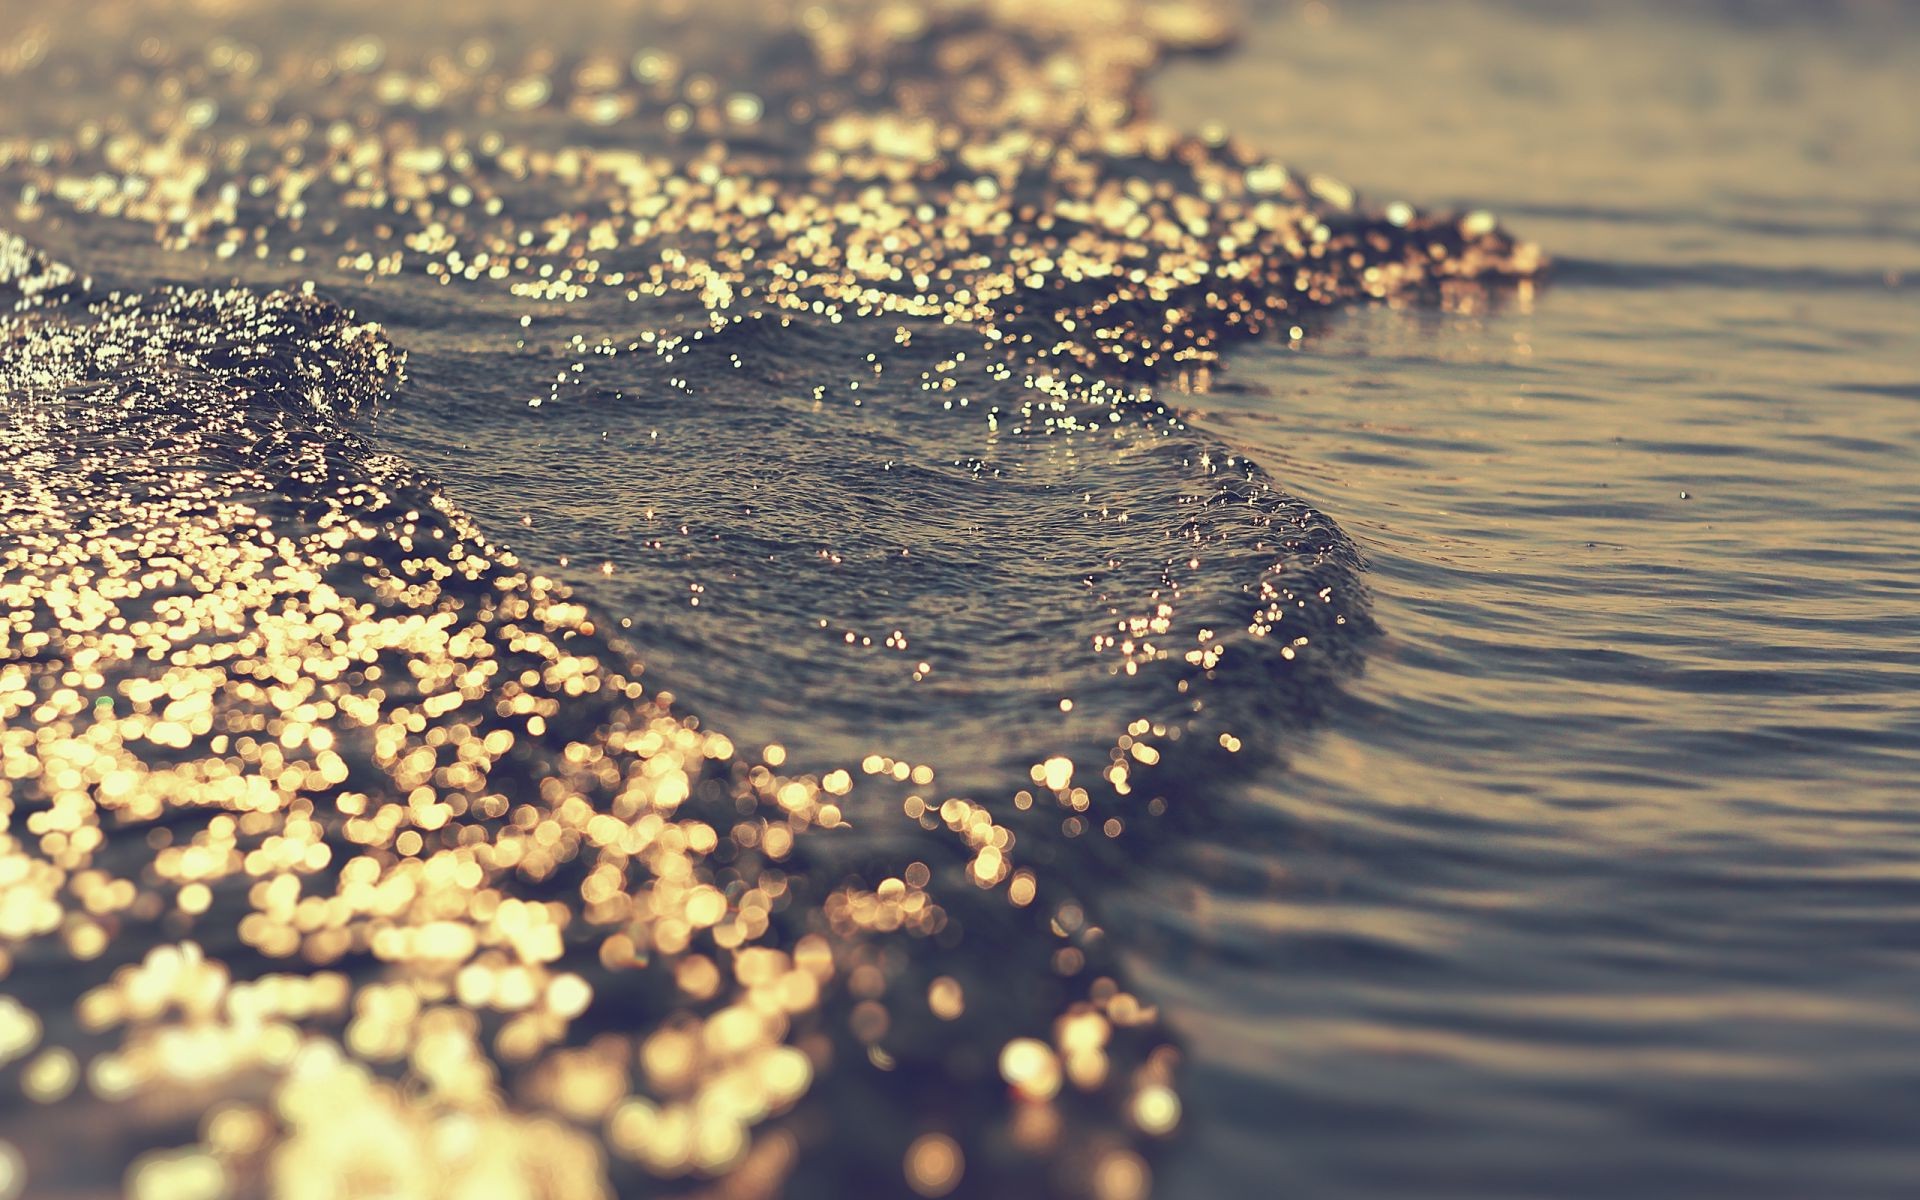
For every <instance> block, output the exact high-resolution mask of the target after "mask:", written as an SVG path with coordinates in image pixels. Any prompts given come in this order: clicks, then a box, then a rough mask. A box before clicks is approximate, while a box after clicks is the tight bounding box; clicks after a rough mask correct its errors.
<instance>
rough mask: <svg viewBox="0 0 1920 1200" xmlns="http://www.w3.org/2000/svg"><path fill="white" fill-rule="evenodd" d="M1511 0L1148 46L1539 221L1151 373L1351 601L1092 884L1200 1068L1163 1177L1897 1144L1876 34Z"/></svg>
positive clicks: (1894, 356)
mask: <svg viewBox="0 0 1920 1200" xmlns="http://www.w3.org/2000/svg"><path fill="white" fill-rule="evenodd" d="M1518 8H1519V6H1515V8H1514V9H1509V8H1507V7H1506V6H1498V5H1496V6H1481V5H1416V4H1409V5H1404V6H1399V5H1394V6H1373V5H1366V6H1351V7H1348V6H1342V7H1341V8H1340V9H1339V11H1338V12H1337V13H1336V14H1335V15H1334V16H1333V17H1332V18H1331V19H1322V18H1320V17H1319V14H1318V13H1317V12H1315V11H1313V10H1310V9H1309V10H1306V11H1302V12H1288V13H1277V14H1272V15H1270V16H1269V18H1268V19H1267V20H1265V21H1263V22H1262V23H1261V24H1260V26H1259V27H1258V32H1256V33H1255V34H1254V35H1253V37H1252V38H1251V40H1250V44H1249V45H1248V46H1247V47H1246V49H1245V51H1244V53H1242V54H1241V55H1239V56H1236V57H1234V58H1232V59H1229V60H1226V61H1224V62H1220V63H1210V64H1207V65H1206V66H1205V67H1204V68H1192V67H1189V68H1182V69H1176V70H1175V71H1174V72H1173V73H1172V74H1171V76H1170V77H1168V78H1167V79H1165V80H1164V81H1163V83H1162V87H1161V91H1160V95H1162V96H1163V97H1165V100H1164V104H1165V105H1166V107H1167V108H1168V109H1169V110H1170V113H1171V115H1175V116H1176V117H1177V119H1180V120H1183V121H1189V122H1199V121H1204V120H1207V119H1209V118H1213V117H1216V116H1217V115H1219V114H1225V113H1229V112H1246V111H1247V110H1248V108H1249V107H1250V106H1247V105H1245V104H1244V102H1243V98H1244V97H1246V96H1248V95H1253V94H1270V95H1272V96H1273V97H1274V99H1273V101H1272V103H1271V105H1270V106H1268V107H1264V108H1259V109H1255V110H1254V111H1255V112H1256V113H1257V114H1258V115H1257V116H1253V117H1252V118H1251V120H1252V121H1253V122H1254V123H1255V124H1256V125H1257V127H1258V128H1259V129H1260V133H1261V136H1262V137H1263V138H1264V139H1267V140H1269V141H1271V142H1272V144H1275V145H1281V146H1285V147H1286V148H1287V153H1288V154H1289V155H1290V156H1293V157H1296V158H1297V159H1298V160H1300V161H1302V162H1312V163H1315V164H1317V165H1319V166H1321V167H1323V168H1324V169H1326V170H1328V171H1331V172H1334V173H1336V174H1338V175H1340V176H1342V177H1343V178H1344V179H1345V180H1347V181H1349V182H1351V183H1353V184H1355V185H1357V186H1359V187H1361V188H1362V189H1363V190H1366V191H1371V192H1374V193H1375V194H1377V195H1380V196H1383V197H1386V196H1394V195H1399V194H1401V193H1402V192H1405V191H1407V190H1408V189H1409V188H1413V189H1416V191H1417V194H1418V195H1419V196H1420V198H1421V199H1423V200H1425V199H1429V198H1436V197H1437V198H1454V199H1458V200H1462V201H1465V200H1467V199H1468V198H1469V197H1477V198H1478V200H1479V202H1481V203H1486V204H1489V205H1491V206H1493V207H1495V208H1497V209H1498V211H1499V212H1500V213H1501V214H1502V215H1503V216H1505V217H1508V218H1509V219H1511V220H1512V221H1514V222H1515V223H1516V224H1517V225H1518V226H1519V227H1520V228H1521V229H1522V230H1523V231H1524V232H1525V233H1526V234H1527V235H1528V236H1532V237H1537V238H1539V239H1540V240H1542V241H1543V242H1544V243H1545V244H1546V245H1547V246H1548V247H1549V248H1550V251H1551V252H1552V253H1553V254H1554V255H1555V256H1556V257H1557V258H1558V259H1559V267H1558V269H1557V271H1556V274H1555V278H1554V280H1553V282H1552V283H1550V284H1549V285H1548V286H1547V287H1545V288H1544V289H1542V290H1540V291H1539V292H1538V293H1536V294H1535V295H1534V296H1532V297H1531V298H1528V297H1525V296H1520V297H1515V298H1513V299H1512V300H1511V301H1510V302H1508V303H1506V304H1504V305H1501V306H1498V308H1497V309H1496V311H1493V312H1487V311H1479V312H1473V313H1466V314H1446V315H1440V314H1435V313H1432V312H1422V311H1387V310H1373V311H1368V312H1362V313H1356V314H1353V315H1351V316H1349V317H1346V318H1342V319H1339V320H1337V321H1336V322H1335V323H1334V327H1333V328H1332V329H1330V330H1329V331H1328V332H1327V333H1326V335H1325V336H1324V337H1322V338H1320V339H1319V340H1317V341H1315V342H1313V343H1311V344H1310V345H1308V346H1307V347H1305V348H1303V349H1301V350H1300V351H1298V352H1289V351H1283V350H1280V349H1277V348H1263V349H1260V350H1255V351H1252V352H1248V353H1245V354H1242V355H1239V356H1237V357H1236V359H1235V361H1234V365H1233V369H1232V370H1231V371H1229V372H1228V373H1227V374H1226V375H1225V376H1224V377H1223V378H1221V379H1218V380H1216V381H1215V386H1214V387H1213V389H1212V391H1211V392H1210V393H1208V394H1206V395H1200V396H1194V397H1192V398H1191V400H1190V403H1191V405H1192V406H1193V407H1194V408H1195V409H1196V410H1198V412H1199V413H1200V415H1199V416H1198V417H1197V420H1198V421H1199V423H1200V424H1202V425H1203V426H1204V427H1206V428H1208V429H1211V430H1215V431H1218V432H1219V433H1220V435H1221V436H1222V437H1224V438H1226V439H1227V440H1229V441H1230V442H1232V443H1234V444H1236V445H1241V446H1244V447H1246V449H1247V452H1248V453H1249V454H1251V455H1252V456H1253V457H1254V458H1256V460H1258V461H1260V462H1262V463H1265V464H1266V465H1267V466H1268V467H1269V469H1270V470H1272V471H1273V473H1274V475H1275V477H1276V478H1277V479H1278V480H1279V481H1280V482H1281V484H1282V486H1284V487H1286V488H1288V489H1289V490H1293V491H1296V492H1297V493H1299V494H1300V495H1302V496H1304V497H1306V498H1308V499H1309V500H1311V501H1312V502H1313V503H1315V504H1316V505H1318V506H1320V507H1322V508H1323V509H1324V510H1325V511H1327V512H1329V513H1331V514H1333V515H1334V516H1335V518H1336V519H1337V520H1339V522H1340V524H1341V526H1342V528H1344V529H1345V530H1347V532H1348V533H1350V534H1351V535H1352V536H1353V537H1354V539H1355V541H1356V542H1357V543H1358V544H1359V546H1360V548H1361V550H1362V551H1363V553H1364V554H1365V555H1366V557H1367V559H1368V562H1369V565H1370V567H1371V571H1370V575H1369V581H1370V583H1371V586H1372V589H1373V612H1374V615H1375V617H1376V619H1377V620H1378V621H1379V623H1380V625H1381V627H1382V629H1383V630H1384V634H1383V636H1382V637H1381V638H1380V639H1379V640H1378V641H1377V642H1375V643H1373V644H1372V645H1371V646H1370V647H1369V649H1368V653H1367V662H1366V668H1365V671H1364V673H1363V674H1362V675H1361V677H1360V678H1359V679H1358V680H1356V681H1355V682H1354V683H1353V684H1352V686H1350V687H1349V688H1347V689H1345V690H1344V692H1343V696H1342V699H1341V701H1340V703H1339V704H1338V706H1337V708H1336V710H1335V711H1334V712H1333V713H1332V714H1331V715H1330V716H1329V717H1328V719H1327V721H1326V723H1325V725H1324V726H1323V727H1322V728H1321V729H1320V730H1319V732H1318V733H1317V734H1316V735H1315V736H1314V737H1312V738H1311V739H1309V740H1308V741H1307V742H1306V743H1305V744H1304V745H1302V746H1301V747H1300V749H1299V750H1298V751H1297V752H1296V753H1294V754H1293V755H1292V756H1291V758H1290V761H1289V763H1288V769H1287V770H1286V771H1285V772H1282V773H1276V774H1274V775H1272V776H1269V777H1266V778H1263V779H1262V780H1261V782H1260V784H1259V785H1258V786H1255V787H1252V788H1249V789H1247V790H1246V791H1245V792H1243V793H1242V794H1241V795H1240V796H1239V797H1238V800H1237V803H1236V805H1235V806H1234V809H1233V814H1234V816H1233V819H1232V820H1231V821H1229V822H1226V823H1225V824H1224V826H1223V829H1222V830H1220V831H1216V832H1214V833H1212V834H1209V835H1207V836H1201V837H1196V838H1195V839H1193V840H1192V841H1191V842H1189V843H1187V844H1185V845H1184V846H1183V847H1182V848H1181V849H1180V851H1179V852H1178V855H1177V857H1178V860H1179V864H1180V865H1179V867H1178V868H1171V869H1168V870H1167V871H1165V872H1164V873H1163V874H1161V875H1159V876H1157V877H1156V879H1155V880H1154V882H1153V883H1152V884H1151V885H1148V886H1146V887H1143V888H1141V889H1139V890H1137V891H1130V892H1129V897H1130V898H1129V903H1128V906H1127V912H1128V917H1129V923H1138V925H1139V926H1140V927H1141V928H1143V929H1148V930H1152V931H1153V933H1152V935H1151V936H1150V937H1149V938H1147V939H1145V940H1144V941H1143V945H1144V946H1146V947H1150V948H1148V949H1143V950H1142V951H1141V952H1140V953H1139V955H1138V963H1139V968H1140V970H1141V972H1142V977H1143V978H1146V979H1151V981H1152V987H1153V990H1154V991H1155V992H1156V993H1157V994H1160V995H1163V996H1166V997H1167V998H1168V1002H1169V1003H1170V1004H1172V1005H1173V1006H1174V1008H1175V1011H1176V1013H1180V1012H1182V1011H1184V1013H1185V1016H1184V1019H1182V1018H1179V1017H1177V1018H1176V1020H1177V1022H1178V1023H1179V1024H1180V1027H1181V1028H1182V1029H1183V1030H1185V1031H1187V1033H1188V1036H1189V1037H1190V1039H1191V1044H1192V1045H1193V1046H1194V1048H1195V1051H1196V1053H1197V1056H1198V1058H1199V1061H1200V1063H1201V1066H1200V1068H1199V1073H1200V1076H1201V1078H1200V1080H1199V1081H1198V1086H1197V1087H1196V1097H1195V1100H1194V1104H1195V1107H1196V1109H1197V1110H1198V1109H1204V1108H1205V1107H1206V1106H1208V1104H1209V1098H1210V1097H1211V1098H1212V1100H1213V1104H1214V1107H1213V1110H1212V1111H1214V1112H1216V1113H1218V1114H1219V1115H1220V1120H1219V1122H1218V1123H1203V1122H1196V1127H1197V1128H1198V1130H1199V1135H1198V1140H1199V1141H1200V1142H1201V1143H1202V1144H1203V1145H1207V1144H1210V1145H1211V1146H1212V1147H1213V1148H1214V1150H1215V1153H1214V1154H1212V1155H1211V1156H1205V1157H1204V1161H1203V1160H1202V1159H1203V1156H1200V1155H1196V1156H1195V1159H1194V1161H1192V1162H1191V1163H1190V1164H1189V1165H1188V1166H1187V1167H1185V1168H1184V1171H1185V1173H1184V1174H1182V1175H1180V1176H1178V1177H1177V1178H1178V1180H1179V1184H1180V1187H1181V1189H1184V1190H1182V1191H1181V1194H1186V1195H1208V1194H1236V1193H1237V1194H1252V1193H1253V1192H1254V1191H1257V1190H1258V1189H1259V1188H1260V1187H1261V1186H1262V1183H1261V1181H1262V1179H1263V1178H1271V1177H1272V1176H1271V1174H1269V1173H1271V1172H1278V1173H1279V1174H1280V1176H1281V1177H1283V1178H1297V1179H1299V1180H1300V1181H1301V1190H1300V1194H1302V1195H1374V1194H1393V1195H1409V1194H1418V1195H1462V1196H1468V1195H1482V1196H1483V1195H1556V1196H1557V1195H1595V1196H1608V1195H1625V1194H1633V1195H1650V1194H1659V1195H1781V1196H1811V1195H1904V1194H1909V1193H1910V1192H1911V1191H1912V1188H1913V1187H1914V1186H1915V1180H1916V1179H1920V1153H1916V1152H1915V1151H1914V1150H1913V1148H1912V1147H1913V1145H1914V1140H1913V1138H1914V1131H1915V1130H1916V1128H1920V1099H1917V1098H1920V1088H1916V1084H1920V1049H1917V1047H1920V1040H1916V1023H1917V1022H1920V1010H1916V1008H1915V1006H1914V1004H1913V996H1914V995H1915V994H1916V983H1917V982H1920V938H1916V934H1915V929H1916V928H1917V927H1920V926H1916V923H1915V918H1916V916H1917V915H1920V890H1917V888H1920V877H1916V875H1915V869H1914V864H1915V863H1916V861H1920V827H1917V826H1916V814H1917V813H1920V809H1916V802H1920V791H1916V786H1915V783H1914V781H1915V779H1916V778H1920V699H1917V691H1920V607H1917V602H1920V567H1917V566H1916V562H1915V558H1914V556H1913V553H1912V547H1913V541H1914V535H1915V531H1916V529H1920V521H1917V520H1916V518H1920V488H1917V487H1916V480H1920V342H1916V340H1915V331H1916V329H1920V292H1916V290H1915V289H1914V286H1913V284H1914V280H1915V278H1916V271H1917V269H1920V222H1917V221H1916V218H1915V211H1914V208H1913V206H1912V205H1911V203H1909V202H1908V201H1907V200H1906V199H1904V198H1905V197H1910V196H1912V195H1915V194H1917V193H1920V125H1916V123H1915V122H1914V120H1913V118H1912V116H1911V114H1912V112H1913V111H1915V108H1916V105H1920V86H1916V84H1915V81H1914V77H1913V75H1912V72H1911V71H1910V70H1909V69H1908V66H1907V64H1909V63H1911V62H1912V61H1913V56H1914V54H1915V52H1916V50H1920V40H1917V39H1916V37H1915V35H1914V31H1913V29H1912V27H1911V25H1910V23H1908V22H1905V21H1903V20H1884V19H1883V20H1874V21H1869V22H1866V23H1865V24H1864V25H1860V24H1854V25H1849V24H1847V23H1846V22H1845V21H1834V22H1832V23H1831V24H1829V23H1828V22H1826V21H1824V20H1821V19H1817V18H1815V17H1813V16H1807V15H1805V14H1797V13H1792V12H1789V13H1787V18H1788V19H1785V20H1782V21H1761V22H1760V23H1759V27H1757V28H1756V27H1753V26H1752V25H1750V24H1748V22H1747V21H1746V20H1744V19H1735V18H1736V17H1737V18H1746V17H1750V16H1753V15H1755V14H1754V11H1753V10H1751V9H1747V8H1741V9H1739V10H1737V11H1736V12H1735V13H1733V14H1720V13H1715V12H1713V11H1710V10H1703V9H1702V8H1701V7H1700V6H1681V8H1680V10H1679V11H1678V12H1667V11H1662V12H1659V13H1655V12H1653V11H1647V10H1635V11H1622V12H1619V13H1610V14H1608V15H1605V16H1599V15H1592V14H1587V15H1579V16H1575V15H1566V16H1560V17H1555V16H1540V15H1537V14H1529V13H1525V12H1521V11H1518ZM1759 15H1761V16H1768V15H1771V14H1768V13H1765V12H1762V13H1760V14H1759ZM1854 15H1856V16H1858V15H1859V14H1854ZM1878 15H1880V16H1882V17H1884V16H1885V15H1886V14H1878ZM1803 16H1804V17H1805V19H1801V18H1802V17H1803ZM1383 64H1390V66H1388V67H1385V68H1384V74H1383ZM1261 89H1267V90H1266V92H1264V93H1263V92H1261ZM1396 189H1397V190H1396ZM1169 897H1178V898H1179V899H1178V901H1177V903H1175V904H1174V905H1173V906H1172V910H1171V911H1169V907H1168V904H1167V900H1168V898H1169Z"/></svg>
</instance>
